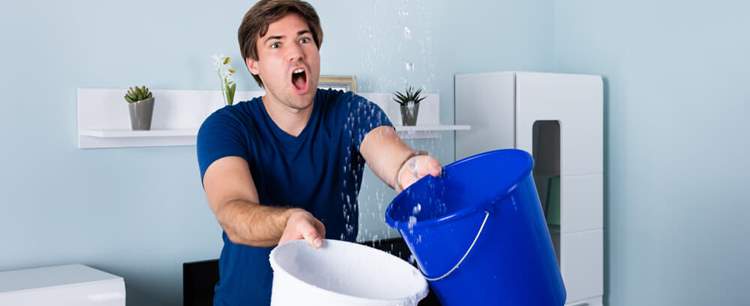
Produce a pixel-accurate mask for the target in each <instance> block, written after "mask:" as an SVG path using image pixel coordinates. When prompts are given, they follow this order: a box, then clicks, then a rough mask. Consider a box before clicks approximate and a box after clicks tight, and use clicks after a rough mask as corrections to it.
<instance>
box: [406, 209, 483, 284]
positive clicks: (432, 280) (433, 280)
mask: <svg viewBox="0 0 750 306" xmlns="http://www.w3.org/2000/svg"><path fill="white" fill-rule="evenodd" d="M489 218H490V212H489V210H485V211H484V220H482V225H481V226H479V230H478V231H477V235H476V236H474V241H472V242H471V245H470V246H469V249H467V250H466V253H464V256H462V257H461V259H460V260H459V261H458V263H456V265H454V266H453V268H451V269H450V270H448V272H445V273H444V274H443V275H441V276H438V277H429V276H427V274H425V273H424V271H421V270H420V271H421V272H422V275H424V278H425V279H426V280H428V281H431V282H435V281H439V280H441V279H444V278H446V277H448V276H450V275H451V273H453V271H456V269H458V267H459V266H461V264H462V263H463V262H464V260H465V259H466V257H468V256H469V253H471V250H472V249H474V245H475V244H476V243H477V240H479V236H480V235H482V230H484V225H485V224H487V219H489Z"/></svg>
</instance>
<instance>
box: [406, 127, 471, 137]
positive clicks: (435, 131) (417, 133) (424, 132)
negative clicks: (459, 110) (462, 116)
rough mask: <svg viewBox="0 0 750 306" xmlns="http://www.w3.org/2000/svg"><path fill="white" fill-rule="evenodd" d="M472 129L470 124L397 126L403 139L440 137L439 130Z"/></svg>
mask: <svg viewBox="0 0 750 306" xmlns="http://www.w3.org/2000/svg"><path fill="white" fill-rule="evenodd" d="M470 129H471V127H470V126H468V125H416V126H403V125H398V126H396V131H397V132H398V133H399V134H400V135H401V139H427V138H440V133H439V132H453V131H468V130H470Z"/></svg>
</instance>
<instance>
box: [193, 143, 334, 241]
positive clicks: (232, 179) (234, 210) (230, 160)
mask: <svg viewBox="0 0 750 306" xmlns="http://www.w3.org/2000/svg"><path fill="white" fill-rule="evenodd" d="M203 188H204V189H205V190H206V196H207V197H208V203H209V206H210V207H211V210H212V211H213V213H214V215H215V216H216V219H217V220H218V221H219V224H220V225H221V227H222V228H223V229H224V231H225V232H226V234H227V236H228V237H229V240H231V241H232V242H234V243H241V244H246V245H250V246H256V247H270V246H274V245H276V244H279V243H282V242H285V241H287V240H294V239H305V240H307V241H308V242H309V243H310V244H312V245H313V246H315V247H319V246H320V245H321V244H322V239H323V238H324V237H325V227H324V226H323V223H321V222H320V221H318V220H317V219H315V217H313V216H312V215H311V214H310V213H309V212H307V211H305V210H303V209H299V208H279V207H269V206H264V205H260V204H259V200H258V191H257V189H256V188H255V183H254V182H253V177H252V175H251V174H250V168H249V167H248V165H247V162H246V161H245V160H244V159H243V158H240V157H236V156H229V157H223V158H221V159H218V160H216V161H214V162H213V163H211V165H210V166H209V167H208V169H206V173H205V175H204V176H203Z"/></svg>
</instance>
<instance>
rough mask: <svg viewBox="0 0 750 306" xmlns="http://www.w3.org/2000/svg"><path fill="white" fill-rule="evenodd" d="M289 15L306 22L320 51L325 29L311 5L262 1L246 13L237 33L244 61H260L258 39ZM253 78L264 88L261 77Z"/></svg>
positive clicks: (284, 0) (293, 0)
mask: <svg viewBox="0 0 750 306" xmlns="http://www.w3.org/2000/svg"><path fill="white" fill-rule="evenodd" d="M288 14H297V15H299V16H300V17H302V19H304V20H305V22H306V23H307V26H308V27H309V28H310V32H312V37H313V40H314V41H315V45H316V46H317V47H318V49H320V45H321V44H322V43H323V29H322V28H321V27H320V18H319V17H318V13H316V12H315V9H314V8H313V7H312V5H310V3H307V2H305V1H300V0H260V1H258V3H255V5H253V7H251V8H250V10H248V11H247V13H245V17H243V18H242V23H241V24H240V28H239V30H238V31H237V38H238V39H239V41H240V52H242V59H243V61H244V60H246V59H247V58H251V59H253V60H256V61H257V60H258V45H257V41H258V38H259V37H262V36H263V35H266V33H267V32H268V26H269V25H270V24H271V23H274V22H276V21H277V20H279V19H281V18H283V17H284V16H286V15H288ZM253 78H254V79H255V82H257V83H258V85H259V86H260V87H263V81H262V80H261V79H260V76H258V75H255V74H253Z"/></svg>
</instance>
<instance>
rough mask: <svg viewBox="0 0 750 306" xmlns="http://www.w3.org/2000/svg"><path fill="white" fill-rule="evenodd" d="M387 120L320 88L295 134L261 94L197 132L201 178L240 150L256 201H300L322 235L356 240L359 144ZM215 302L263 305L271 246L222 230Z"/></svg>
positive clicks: (354, 99)
mask: <svg viewBox="0 0 750 306" xmlns="http://www.w3.org/2000/svg"><path fill="white" fill-rule="evenodd" d="M381 125H387V126H391V122H390V121H389V120H388V117H387V116H386V115H385V113H384V112H383V111H382V110H381V109H380V107H378V106H377V105H376V104H374V103H372V102H369V101H367V100H366V99H365V98H363V97H361V96H357V95H355V94H352V93H351V92H347V93H344V92H343V91H336V90H321V89H318V91H317V93H316V94H315V98H314V102H313V110H312V114H311V116H310V119H309V121H308V122H307V125H306V126H305V128H304V129H303V130H302V132H301V133H300V134H299V135H298V136H297V137H294V136H292V135H289V134H287V133H286V132H284V131H283V130H281V129H280V128H279V127H278V126H277V125H276V123H274V122H273V120H272V119H271V117H270V116H269V114H268V113H267V112H266V109H265V107H264V106H263V102H262V100H261V98H259V97H258V98H255V99H253V100H251V101H247V102H241V103H238V104H236V105H234V106H226V107H224V108H222V109H219V110H217V111H216V112H214V113H213V114H211V115H210V116H209V117H208V118H206V120H205V121H204V122H203V124H202V125H201V128H200V130H199V132H198V140H197V150H198V164H199V166H200V172H201V179H202V178H203V175H204V174H205V173H206V169H207V168H208V167H209V166H210V165H211V163H212V162H214V161H216V160H218V159H220V158H222V157H226V156H238V157H242V158H244V159H245V160H246V161H247V163H248V165H249V167H250V172H251V173H252V177H253V181H254V182H255V187H256V188H257V190H258V197H259V199H260V203H261V204H262V205H270V206H284V207H299V208H304V209H305V210H307V211H309V212H310V213H311V214H313V215H314V216H315V217H316V218H318V219H319V220H320V221H321V222H323V224H325V226H326V238H329V239H341V240H347V241H354V240H355V238H356V236H357V230H358V214H359V212H358V207H357V194H358V193H359V187H360V184H361V182H362V171H363V169H364V165H365V160H364V158H363V157H362V155H361V154H360V152H359V146H360V144H361V143H362V140H363V139H364V137H365V135H366V134H367V133H368V132H369V131H370V130H372V129H374V128H376V127H378V126H381ZM222 238H223V240H224V248H223V249H222V251H221V257H220V258H219V282H218V284H217V285H216V288H215V295H214V305H216V306H224V305H232V306H240V305H242V306H244V305H253V306H256V305H258V306H259V305H269V304H270V299H271V282H272V276H273V272H272V270H271V266H270V263H269V261H268V256H269V254H270V252H271V248H260V247H251V246H247V245H242V244H235V243H232V241H230V240H229V239H228V238H227V235H226V233H223V234H222Z"/></svg>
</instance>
